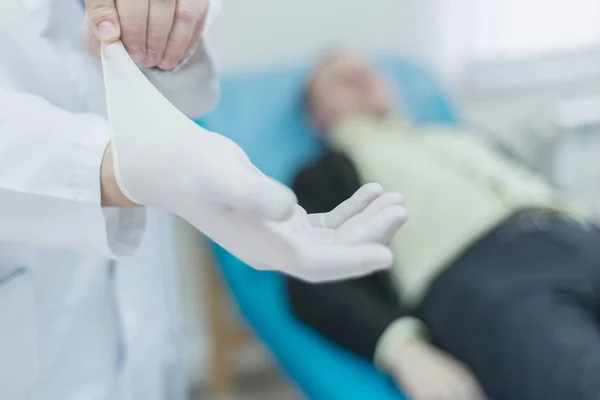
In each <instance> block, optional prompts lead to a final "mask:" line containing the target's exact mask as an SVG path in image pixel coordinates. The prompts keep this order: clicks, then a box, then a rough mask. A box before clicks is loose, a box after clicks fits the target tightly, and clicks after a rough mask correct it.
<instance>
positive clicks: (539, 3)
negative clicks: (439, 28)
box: [468, 0, 600, 86]
mask: <svg viewBox="0 0 600 400" xmlns="http://www.w3.org/2000/svg"><path fill="white" fill-rule="evenodd" d="M469 1H470V2H471V7H470V11H471V13H470V17H469V18H470V19H471V23H470V32H471V34H470V35H469V36H470V42H471V44H470V51H469V53H470V55H469V56H468V58H469V59H470V61H469V63H468V64H469V65H470V68H468V69H469V71H468V72H469V74H472V75H471V77H470V78H469V80H470V81H476V82H477V83H476V85H479V86H481V85H484V86H485V85H496V86H497V85H506V84H510V83H511V82H510V81H513V83H514V84H523V83H524V82H528V83H547V82H550V81H552V80H557V79H559V80H560V79H573V78H582V77H586V76H588V75H592V74H593V75H595V76H597V75H598V74H599V73H600V0H469ZM518 74H520V76H517V75H518ZM511 75H512V77H511ZM492 81H495V82H492Z"/></svg>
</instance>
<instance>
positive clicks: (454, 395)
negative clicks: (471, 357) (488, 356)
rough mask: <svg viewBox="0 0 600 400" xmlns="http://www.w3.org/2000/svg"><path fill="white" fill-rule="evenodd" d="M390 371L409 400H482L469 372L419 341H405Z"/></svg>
mask: <svg viewBox="0 0 600 400" xmlns="http://www.w3.org/2000/svg"><path fill="white" fill-rule="evenodd" d="M389 368H390V372H391V374H392V375H393V377H394V379H395V380H396V382H397V383H398V386H399V387H400V388H401V389H402V390H403V391H404V393H406V395H407V396H408V398H409V399H411V400H485V399H486V397H485V395H484V394H483V390H482V389H481V387H480V386H479V383H478V382H477V380H476V379H475V377H474V376H473V374H472V373H471V371H469V369H468V368H467V367H466V366H465V365H464V364H462V363H460V362H459V361H458V360H456V359H454V358H453V357H452V356H450V355H448V354H446V353H444V352H443V351H441V350H440V349H438V348H436V347H434V346H433V345H431V344H429V343H428V342H426V341H425V340H423V339H421V338H414V339H408V340H406V341H405V342H404V343H403V344H402V345H401V346H400V347H399V348H398V349H397V350H396V353H395V356H394V361H393V365H391V366H389Z"/></svg>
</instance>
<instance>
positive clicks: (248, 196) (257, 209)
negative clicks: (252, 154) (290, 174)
mask: <svg viewBox="0 0 600 400" xmlns="http://www.w3.org/2000/svg"><path fill="white" fill-rule="evenodd" d="M229 202H230V206H231V207H233V208H235V209H237V210H240V211H246V212H251V213H253V214H257V215H260V216H262V217H265V218H268V219H270V220H273V221H283V220H285V219H287V218H289V216H290V215H291V214H292V212H293V211H294V206H295V205H296V204H297V200H296V196H295V195H294V193H293V192H292V191H291V190H290V189H289V188H288V187H286V186H285V185H283V184H281V183H279V182H277V181H276V180H274V179H272V178H269V177H267V176H265V175H262V174H256V175H254V176H252V177H249V178H248V179H246V181H245V182H244V183H242V184H240V185H237V187H236V188H233V191H232V192H231V196H230V198H229Z"/></svg>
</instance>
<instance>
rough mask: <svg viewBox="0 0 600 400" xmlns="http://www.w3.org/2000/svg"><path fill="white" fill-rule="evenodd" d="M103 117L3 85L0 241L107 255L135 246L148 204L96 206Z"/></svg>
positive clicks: (0, 102) (0, 94)
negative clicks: (111, 207) (66, 108)
mask: <svg viewBox="0 0 600 400" xmlns="http://www.w3.org/2000/svg"><path fill="white" fill-rule="evenodd" d="M108 142H109V135H108V126H107V122H106V120H105V119H104V118H102V117H101V116H98V115H95V114H74V113H70V112H67V111H65V110H63V109H61V108H58V107H55V106H54V105H52V104H50V103H49V102H47V101H46V100H44V99H42V98H40V97H37V96H33V95H30V94H25V93H19V92H14V91H10V90H7V89H4V88H2V87H0V241H2V242H20V243H27V244H33V245H40V246H51V247H60V248H64V249H70V250H81V251H93V252H96V253H100V254H102V255H105V256H108V257H111V258H112V257H115V256H119V255H125V254H129V253H130V252H132V251H133V250H134V249H136V248H137V246H138V245H139V242H140V240H141V236H142V232H143V228H144V225H145V209H144V208H137V209H133V208H132V209H111V210H106V209H104V210H103V209H102V207H101V193H100V167H101V163H102V158H103V155H104V151H105V149H106V146H107V145H108Z"/></svg>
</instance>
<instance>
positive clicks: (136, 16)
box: [116, 0, 149, 63]
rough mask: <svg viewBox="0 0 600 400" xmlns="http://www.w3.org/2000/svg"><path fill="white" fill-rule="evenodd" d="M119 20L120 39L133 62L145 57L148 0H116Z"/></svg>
mask: <svg viewBox="0 0 600 400" xmlns="http://www.w3.org/2000/svg"><path fill="white" fill-rule="evenodd" d="M116 4H117V11H118V12H119V20H120V22H121V41H122V42H123V45H125V48H126V49H127V52H128V53H129V55H130V56H131V58H132V59H133V61H134V62H135V63H141V62H143V61H144V60H145V59H146V32H147V27H148V13H149V3H148V0H135V1H132V0H116Z"/></svg>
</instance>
